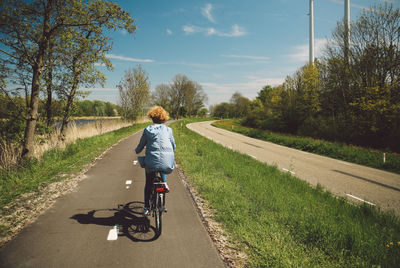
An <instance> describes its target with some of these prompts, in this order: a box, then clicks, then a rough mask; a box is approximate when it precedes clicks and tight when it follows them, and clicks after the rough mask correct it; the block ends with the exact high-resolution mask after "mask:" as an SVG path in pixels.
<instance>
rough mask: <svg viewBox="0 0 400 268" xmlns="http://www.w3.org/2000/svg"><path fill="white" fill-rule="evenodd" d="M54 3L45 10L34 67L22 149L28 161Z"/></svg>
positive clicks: (31, 150) (36, 116)
mask: <svg viewBox="0 0 400 268" xmlns="http://www.w3.org/2000/svg"><path fill="white" fill-rule="evenodd" d="M53 1H54V0H49V1H48V5H47V6H46V8H45V14H44V19H43V33H42V40H41V41H40V42H39V46H38V54H37V57H36V62H35V64H34V66H33V68H32V69H33V77H32V89H31V101H30V104H29V111H28V117H27V119H26V128H25V137H24V144H23V148H22V159H28V158H30V157H32V156H33V153H34V151H33V137H34V135H35V128H36V122H37V120H38V107H39V93H40V80H41V78H42V73H43V69H44V65H43V59H44V56H45V53H46V50H47V46H48V39H49V35H50V30H51V29H50V23H51V13H52V9H53Z"/></svg>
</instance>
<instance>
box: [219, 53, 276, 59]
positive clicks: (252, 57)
mask: <svg viewBox="0 0 400 268" xmlns="http://www.w3.org/2000/svg"><path fill="white" fill-rule="evenodd" d="M220 56H221V57H225V58H237V59H249V60H269V57H265V56H249V55H232V54H229V55H225V54H222V55H220Z"/></svg>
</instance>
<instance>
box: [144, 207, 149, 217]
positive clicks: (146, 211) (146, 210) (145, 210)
mask: <svg viewBox="0 0 400 268" xmlns="http://www.w3.org/2000/svg"><path fill="white" fill-rule="evenodd" d="M149 215H150V211H149V209H148V208H144V209H143V216H149Z"/></svg>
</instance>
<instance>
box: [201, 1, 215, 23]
mask: <svg viewBox="0 0 400 268" xmlns="http://www.w3.org/2000/svg"><path fill="white" fill-rule="evenodd" d="M212 9H213V6H212V4H206V6H205V7H203V8H202V9H201V14H202V15H203V16H204V17H206V18H207V19H208V20H209V21H211V22H213V23H215V19H214V17H213V16H212V14H211V10H212Z"/></svg>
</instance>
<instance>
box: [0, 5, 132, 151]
mask: <svg viewBox="0 0 400 268" xmlns="http://www.w3.org/2000/svg"><path fill="white" fill-rule="evenodd" d="M1 6H2V7H3V8H2V9H0V21H1V27H0V42H1V43H2V45H3V46H4V47H5V49H1V50H0V51H1V52H2V53H3V54H5V55H7V56H8V57H11V58H14V60H15V63H16V64H15V66H17V64H23V63H26V64H28V65H29V66H30V67H31V70H30V72H31V74H32V80H31V81H32V82H31V86H30V87H31V90H30V93H29V98H27V99H30V103H29V105H28V113H27V114H28V116H27V119H26V120H27V121H26V129H25V138H24V144H23V152H22V156H23V157H24V158H29V157H31V156H32V154H33V137H34V133H35V127H36V123H37V120H38V105H39V94H40V89H41V84H42V75H43V71H44V68H45V62H46V55H48V51H49V40H51V39H52V38H55V37H56V36H60V35H62V34H64V33H65V32H68V29H71V28H79V27H89V28H90V27H93V28H96V27H98V26H99V23H100V22H101V21H103V20H104V19H106V20H109V22H110V24H109V25H107V26H105V27H106V28H108V29H116V28H125V29H126V30H127V31H128V32H130V33H131V32H133V31H134V30H135V26H134V25H133V19H132V18H131V17H130V15H129V14H128V13H127V12H125V11H123V10H122V9H121V8H120V7H119V6H118V5H117V4H114V3H109V2H106V1H101V0H96V1H87V2H86V1H85V2H81V1H73V0H57V1H56V0H34V1H22V0H2V1H1ZM99 15H100V16H99ZM97 29H99V28H97Z"/></svg>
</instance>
